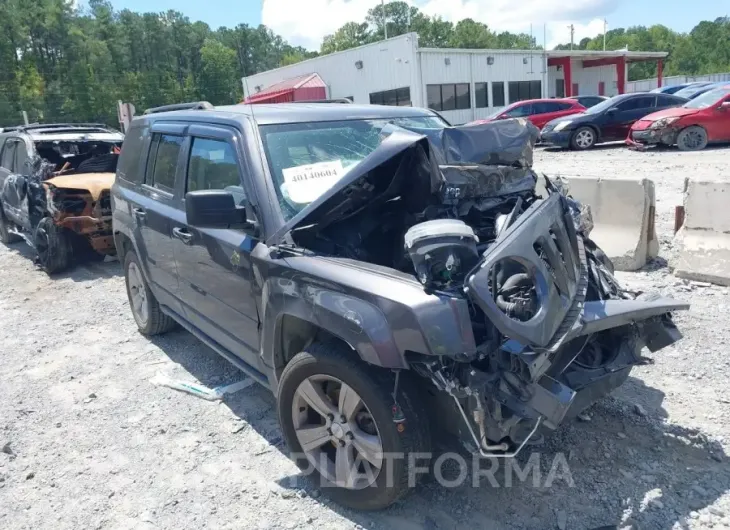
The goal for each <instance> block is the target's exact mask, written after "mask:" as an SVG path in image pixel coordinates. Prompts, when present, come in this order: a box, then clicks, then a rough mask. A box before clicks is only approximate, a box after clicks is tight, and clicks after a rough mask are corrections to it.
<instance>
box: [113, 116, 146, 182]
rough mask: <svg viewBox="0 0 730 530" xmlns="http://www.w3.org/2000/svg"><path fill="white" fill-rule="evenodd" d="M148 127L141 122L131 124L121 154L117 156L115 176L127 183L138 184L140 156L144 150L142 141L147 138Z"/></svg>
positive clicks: (139, 179) (139, 178)
mask: <svg viewBox="0 0 730 530" xmlns="http://www.w3.org/2000/svg"><path fill="white" fill-rule="evenodd" d="M148 131H149V127H148V126H146V125H143V122H141V121H140V122H132V126H131V127H130V129H129V131H127V134H126V135H125V136H124V143H123V144H122V153H121V154H120V155H119V164H117V175H119V178H122V179H124V180H126V181H128V182H140V181H141V180H142V178H141V177H142V175H141V174H140V163H139V162H140V155H141V154H142V149H143V148H144V139H145V136H147V133H148Z"/></svg>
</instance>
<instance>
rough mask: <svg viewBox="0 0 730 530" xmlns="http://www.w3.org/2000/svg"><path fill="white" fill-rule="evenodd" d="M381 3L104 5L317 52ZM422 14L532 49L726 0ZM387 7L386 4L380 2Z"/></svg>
mask: <svg viewBox="0 0 730 530" xmlns="http://www.w3.org/2000/svg"><path fill="white" fill-rule="evenodd" d="M380 1H381V0H203V1H201V0H111V2H112V4H113V5H114V7H115V8H116V9H123V8H129V9H132V10H134V11H142V12H147V11H167V10H168V9H174V10H176V11H180V12H182V13H183V14H184V15H186V16H188V17H189V18H190V19H191V20H202V21H203V22H206V23H207V24H208V25H210V26H211V27H212V28H214V29H215V28H218V27H219V26H228V27H232V26H235V25H236V24H240V23H246V24H249V25H253V26H256V25H258V24H260V23H264V24H266V25H267V26H269V27H270V28H271V29H272V30H273V31H274V32H276V33H278V34H279V35H281V36H282V37H283V38H284V39H286V40H287V41H288V42H289V43H290V44H293V45H299V46H304V47H305V48H308V49H311V50H317V49H319V45H320V44H321V42H322V37H324V36H325V35H327V34H330V33H333V32H334V31H335V30H337V28H339V27H340V26H342V25H343V24H345V23H346V22H350V21H362V20H363V19H364V18H365V14H366V13H367V11H368V9H370V8H372V7H374V6H375V5H377V4H379V3H380ZM406 1H408V3H410V4H412V5H416V6H418V7H419V8H420V9H421V10H422V11H424V12H425V13H427V14H429V15H440V16H441V17H443V18H445V19H447V20H451V21H453V22H457V21H458V20H461V19H463V18H467V17H469V18H473V19H475V20H478V21H480V22H484V23H485V24H487V25H488V26H489V27H490V28H491V29H493V30H497V31H513V32H526V33H529V31H530V23H532V25H533V29H534V34H535V36H536V38H537V41H538V43H539V44H542V42H543V27H546V28H547V41H546V43H547V46H548V48H552V47H553V46H555V45H556V44H559V43H566V42H570V30H569V29H568V26H569V25H570V24H573V25H574V27H575V42H578V41H580V40H581V39H582V38H584V37H594V36H596V35H598V34H599V33H602V32H603V19H604V18H605V19H606V20H607V23H608V29H611V28H619V27H627V26H635V25H644V26H651V25H653V24H663V25H665V26H668V27H669V28H672V29H674V30H675V31H682V32H686V31H689V30H691V29H692V28H693V27H694V26H695V25H696V24H697V23H698V22H700V21H701V20H714V19H715V18H717V17H720V16H727V15H730V2H728V1H727V0H694V1H693V2H691V7H688V4H687V2H686V1H680V0H661V1H660V0H562V1H555V0H517V1H515V0H406ZM386 2H387V0H386Z"/></svg>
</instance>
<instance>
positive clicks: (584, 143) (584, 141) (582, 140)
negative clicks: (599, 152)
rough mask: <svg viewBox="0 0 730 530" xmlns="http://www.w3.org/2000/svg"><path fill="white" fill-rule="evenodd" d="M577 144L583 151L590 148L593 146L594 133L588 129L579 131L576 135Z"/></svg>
mask: <svg viewBox="0 0 730 530" xmlns="http://www.w3.org/2000/svg"><path fill="white" fill-rule="evenodd" d="M575 143H576V144H577V145H578V147H580V148H582V149H585V148H587V147H590V146H591V145H593V133H592V132H591V131H590V130H588V129H583V130H582V131H578V133H577V134H576V135H575Z"/></svg>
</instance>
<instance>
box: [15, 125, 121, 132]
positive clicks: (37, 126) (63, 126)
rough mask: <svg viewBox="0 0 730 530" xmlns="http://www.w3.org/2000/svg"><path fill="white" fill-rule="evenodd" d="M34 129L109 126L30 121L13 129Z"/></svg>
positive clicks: (102, 127) (105, 126)
mask: <svg viewBox="0 0 730 530" xmlns="http://www.w3.org/2000/svg"><path fill="white" fill-rule="evenodd" d="M34 129H105V130H111V127H109V126H108V125H106V124H104V123H31V124H29V125H18V126H17V127H15V130H24V131H32V130H34Z"/></svg>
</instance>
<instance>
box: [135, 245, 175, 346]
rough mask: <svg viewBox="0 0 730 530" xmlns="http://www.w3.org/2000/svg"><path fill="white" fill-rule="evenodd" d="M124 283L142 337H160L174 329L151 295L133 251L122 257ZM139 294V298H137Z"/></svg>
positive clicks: (171, 320) (172, 321)
mask: <svg viewBox="0 0 730 530" xmlns="http://www.w3.org/2000/svg"><path fill="white" fill-rule="evenodd" d="M124 283H125V285H126V288H127V299H128V300H129V308H130V309H131V310H132V316H133V317H134V321H135V322H136V323H137V328H138V329H139V332H140V333H142V334H143V335H147V336H152V335H160V334H162V333H165V332H167V331H170V330H171V329H172V328H174V327H175V321H174V320H173V319H172V318H171V317H170V316H168V315H166V314H165V313H163V312H162V309H160V304H159V303H158V302H157V299H156V298H155V295H154V294H152V291H151V290H150V287H149V285H147V280H145V277H144V274H142V266H141V265H140V263H139V259H138V258H137V255H136V254H135V253H134V251H133V250H130V251H129V252H127V255H126V256H125V257H124ZM138 294H141V296H138Z"/></svg>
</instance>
